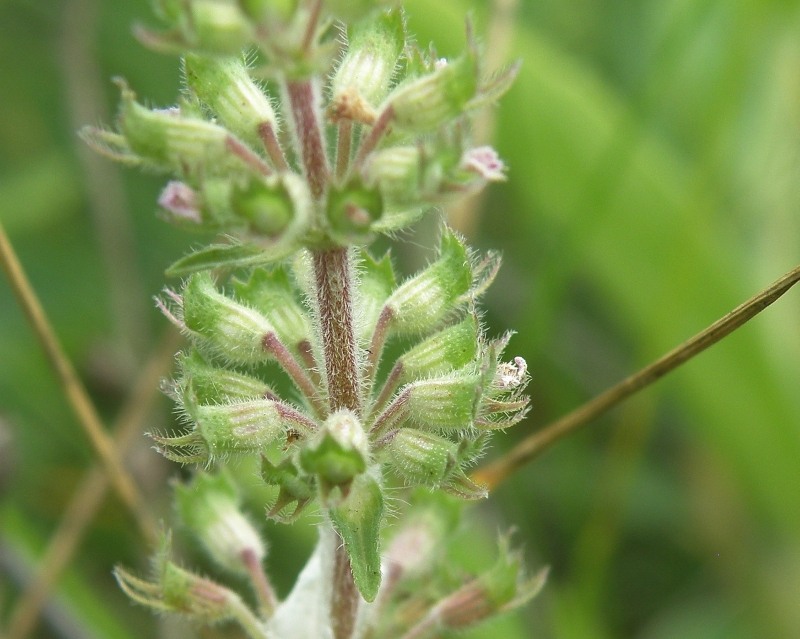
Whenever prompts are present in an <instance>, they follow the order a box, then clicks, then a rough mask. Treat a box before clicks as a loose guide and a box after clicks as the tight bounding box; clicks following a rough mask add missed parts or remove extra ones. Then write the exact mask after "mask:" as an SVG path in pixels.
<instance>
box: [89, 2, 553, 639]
mask: <svg viewBox="0 0 800 639" xmlns="http://www.w3.org/2000/svg"><path fill="white" fill-rule="evenodd" d="M375 4H376V3H372V2H360V3H340V2H325V3H323V2H321V1H317V0H315V1H313V2H298V3H280V2H275V1H272V0H260V1H259V0H250V1H247V2H233V1H232V0H160V2H158V3H157V8H158V11H159V14H160V17H161V18H162V19H163V20H164V22H165V23H166V24H167V27H166V29H165V30H163V31H160V32H156V31H151V30H147V29H140V30H139V35H140V37H141V39H142V40H143V41H144V42H145V43H146V44H148V45H150V46H152V47H154V48H156V49H159V50H163V51H165V52H169V53H177V54H179V55H180V56H181V60H182V65H183V75H184V85H185V86H184V92H183V94H182V96H181V98H180V100H179V103H178V105H177V106H174V107H171V108H168V109H151V108H148V107H146V106H144V105H143V104H141V103H140V102H139V101H138V100H137V97H136V95H135V93H134V92H133V90H132V89H131V88H130V87H129V86H128V85H127V84H126V83H125V82H124V81H123V80H117V84H118V85H119V87H120V90H121V93H122V98H121V105H120V110H119V116H118V119H117V122H116V126H115V127H114V128H113V129H102V128H94V127H89V128H86V129H84V131H83V137H84V139H85V140H86V141H87V142H88V143H89V144H90V145H91V146H92V147H94V148H95V149H97V150H98V151H100V152H101V153H104V154H106V155H108V156H110V157H111V158H113V159H115V160H118V161H121V162H123V163H126V164H129V165H133V166H138V167H142V168H144V169H147V170H152V171H157V172H161V173H164V174H167V175H170V176H171V178H172V179H171V181H170V182H169V183H168V184H167V185H166V186H165V188H164V190H163V193H162V195H161V197H160V198H159V205H160V207H161V209H162V211H163V214H164V216H165V218H166V219H167V220H169V221H170V222H172V223H175V224H178V225H180V226H182V227H186V228H189V229H196V230H202V231H210V232H212V233H214V234H216V237H217V238H218V239H216V240H215V241H214V242H213V243H210V244H208V245H206V246H203V247H201V248H200V249H198V250H196V251H195V252H193V253H191V254H190V255H187V256H184V257H182V258H181V259H179V260H178V261H176V262H175V263H174V264H173V265H172V266H171V267H170V268H169V269H168V273H169V274H171V275H175V276H182V277H184V278H185V279H184V281H183V284H182V285H181V286H180V287H178V288H177V289H175V290H172V289H169V290H166V291H165V293H164V295H163V296H162V298H160V299H159V300H158V302H157V303H158V306H159V308H160V309H161V310H162V312H163V313H164V314H165V315H166V316H167V318H168V319H169V320H170V321H171V322H172V323H174V324H175V325H176V326H177V327H178V328H179V329H180V330H181V332H183V333H184V334H185V335H186V336H187V337H188V339H189V343H190V346H189V347H188V348H187V349H186V350H185V351H183V352H182V353H181V354H180V355H179V371H178V374H177V376H176V378H175V379H174V380H173V381H172V382H171V383H169V384H168V387H167V391H168V393H169V394H170V396H171V397H172V398H173V399H174V401H175V403H176V405H177V407H178V408H179V410H180V414H181V416H182V418H183V420H184V422H185V429H184V430H183V431H182V432H179V433H153V434H152V438H153V440H154V442H155V444H156V448H157V449H158V450H159V451H160V452H161V453H162V454H163V455H164V456H166V457H167V458H169V459H171V460H174V461H177V462H179V463H182V464H190V465H192V466H193V467H195V469H196V470H195V473H194V476H193V479H192V480H191V481H189V482H188V483H186V484H185V485H181V486H179V487H178V488H177V490H176V501H177V503H178V513H179V516H180V519H181V520H182V522H183V524H184V525H185V526H186V527H187V528H188V529H189V530H190V531H191V532H192V533H193V534H194V535H195V537H196V538H197V539H198V541H199V542H200V544H201V545H202V546H203V547H204V548H205V549H206V550H207V552H208V554H209V556H210V558H211V559H212V561H213V562H214V563H215V564H216V565H217V566H218V567H219V568H220V569H221V571H223V572H226V571H227V572H231V573H240V574H242V575H245V576H246V577H249V579H250V581H251V584H252V586H253V591H254V593H255V598H254V600H255V601H257V606H256V607H255V608H254V607H253V606H252V605H250V604H248V603H247V601H248V598H247V596H241V595H239V594H237V593H236V592H234V591H233V590H232V589H230V588H228V587H227V586H224V585H222V584H221V583H218V582H216V581H212V580H209V579H207V578H205V577H201V576H199V575H197V574H195V573H193V572H191V571H188V570H186V569H184V568H181V567H179V566H178V565H177V564H176V563H174V560H173V559H172V556H171V554H170V535H169V534H168V533H165V534H164V538H163V543H162V548H161V550H160V551H159V553H158V557H157V559H156V561H155V562H154V571H153V575H152V576H151V577H150V578H149V579H142V578H139V577H137V576H134V575H133V574H131V573H130V572H129V571H128V570H126V569H122V568H118V569H117V571H116V575H117V579H118V581H119V583H120V585H121V587H122V588H123V590H125V592H126V593H127V594H128V595H129V596H130V597H131V598H132V599H134V600H135V601H137V602H139V603H142V604H144V605H147V606H149V607H151V608H154V609H156V610H160V611H167V612H174V613H179V614H183V615H186V616H188V617H190V618H191V619H193V620H195V621H197V622H201V623H217V622H222V621H235V622H237V623H238V624H239V625H240V626H241V627H242V629H243V630H244V631H245V632H246V633H247V634H248V635H249V636H251V637H254V638H255V637H274V638H276V639H278V638H298V639H299V638H304V637H307V638H309V639H312V638H317V637H329V636H330V637H335V638H336V639H350V638H354V637H375V638H378V637H400V636H403V637H407V638H408V639H411V638H421V637H428V636H434V635H435V634H437V633H440V632H442V631H444V630H448V629H460V628H464V627H467V626H470V625H472V624H474V623H477V622H479V621H481V620H483V619H485V618H487V617H490V616H492V615H494V614H497V613H500V612H503V611H505V610H508V609H511V608H513V607H515V606H518V605H520V604H522V603H523V602H525V601H527V600H528V599H530V598H531V597H532V596H534V595H535V594H536V592H538V590H539V589H540V588H541V586H542V584H543V581H544V573H539V574H538V575H536V576H535V577H533V578H527V577H524V576H523V570H522V567H521V561H520V557H519V555H518V553H517V552H515V551H512V550H510V549H509V548H508V542H507V540H503V541H502V543H501V549H500V557H499V559H498V562H497V565H496V566H495V567H494V568H492V569H491V570H489V571H488V572H486V573H484V574H480V575H474V576H472V577H468V578H463V579H461V580H460V582H459V583H457V584H456V585H453V584H452V581H451V580H450V578H449V577H448V576H447V575H446V572H445V571H441V570H439V568H440V566H439V565H438V564H439V562H438V561H437V560H436V555H437V553H436V549H437V545H438V544H439V543H440V542H441V540H442V539H443V537H444V536H445V535H446V533H447V531H448V526H449V524H448V520H449V515H448V512H449V511H450V509H451V505H449V504H448V503H447V501H446V499H445V498H442V497H437V496H436V495H437V494H438V493H444V494H449V495H451V496H454V497H455V498H457V499H460V500H474V499H481V498H484V497H486V495H487V492H486V489H485V487H484V486H482V485H481V484H480V483H476V482H475V481H473V479H471V478H470V476H469V474H468V468H469V466H470V465H471V464H472V463H473V462H474V461H475V460H476V459H477V458H478V457H479V456H480V455H481V453H482V452H483V450H484V447H485V446H486V443H487V441H488V439H489V436H490V435H491V433H492V432H493V431H495V430H502V429H505V428H508V427H510V426H513V425H514V424H516V423H517V422H519V421H520V420H521V419H522V417H523V416H524V415H525V414H526V411H527V410H528V398H527V397H526V396H525V395H524V390H525V387H526V385H527V383H528V374H527V370H526V364H525V361H524V360H523V359H522V358H521V357H514V358H512V359H511V360H510V361H505V360H504V359H503V353H504V350H505V348H506V346H507V344H508V342H509V339H510V337H511V335H510V334H506V335H504V336H502V337H500V338H490V337H488V336H486V335H485V334H484V331H483V328H482V325H481V321H480V313H479V310H478V303H479V300H480V296H481V295H482V294H483V293H484V291H485V290H486V289H487V287H488V286H489V285H490V284H491V282H492V280H493V279H494V277H495V274H496V273H497V270H498V268H499V266H500V260H499V257H498V256H497V255H496V254H494V253H489V254H487V255H483V256H482V255H478V254H476V253H475V252H473V251H471V250H470V249H469V248H468V247H467V246H466V245H465V243H464V241H463V239H462V238H461V237H459V235H458V234H457V233H455V232H454V231H453V230H451V229H450V228H448V227H447V226H446V225H444V224H443V225H442V226H441V230H440V237H439V244H438V251H437V254H436V256H435V258H434V259H433V260H432V261H431V262H430V264H429V265H428V266H427V267H425V268H423V269H422V270H421V271H419V272H418V273H416V274H415V275H412V276H411V277H408V278H398V276H397V275H396V273H395V271H394V268H393V265H392V263H391V259H390V257H389V256H388V255H384V256H380V257H379V256H376V255H373V254H372V253H371V252H370V249H369V246H370V245H371V243H372V242H373V241H374V240H375V239H376V238H377V237H379V236H381V235H389V236H394V235H396V234H397V233H398V232H400V231H403V230H404V229H407V228H408V227H409V226H410V225H412V224H413V223H414V222H416V221H417V220H418V219H419V218H420V217H421V216H423V215H425V214H427V213H428V212H429V211H431V210H432V209H433V208H434V207H435V206H436V205H438V204H441V203H442V202H445V201H447V200H449V199H452V198H453V197H455V196H457V195H458V194H462V193H466V192H470V191H474V190H476V189H479V188H481V187H482V186H483V185H484V184H485V183H487V182H490V181H496V180H501V179H504V166H503V163H502V161H501V160H500V159H499V157H498V155H497V154H496V153H495V151H494V150H493V149H491V148H489V147H485V146H481V147H473V146H472V145H471V144H470V137H469V116H470V114H471V113H472V112H474V111H475V110H476V109H479V108H482V107H485V106H487V105H489V104H491V103H492V102H494V101H495V100H496V99H497V98H499V97H500V96H501V95H502V94H503V93H504V92H505V91H506V90H507V89H508V87H509V86H510V84H511V82H512V81H513V78H514V76H515V74H516V66H511V67H508V68H507V69H505V70H502V71H500V72H497V73H487V71H486V69H484V68H483V65H482V64H481V60H482V54H481V47H480V45H479V43H478V42H477V41H476V39H475V38H474V36H473V35H472V33H471V30H470V29H469V28H468V30H467V44H466V50H465V51H464V53H462V54H461V55H460V56H458V57H457V58H455V59H452V60H445V59H439V58H438V57H437V56H436V55H435V53H434V52H433V51H432V50H423V49H421V48H420V47H418V46H417V45H416V44H414V42H413V40H412V39H411V38H410V37H409V34H408V33H407V28H406V22H405V16H404V13H403V10H402V8H400V7H397V6H373V5H375ZM390 342H392V343H394V345H397V347H398V348H397V349H394V350H398V349H399V350H400V352H401V354H400V355H399V356H397V357H395V358H394V359H391V358H389V357H388V356H387V355H386V353H387V352H389V351H388V350H387V349H385V346H386V345H387V344H388V343H390ZM242 458H256V459H258V460H260V461H259V463H260V478H259V480H260V481H261V482H263V483H264V484H266V485H268V486H272V487H274V495H275V497H274V500H273V502H272V503H270V504H268V505H267V507H266V511H267V516H268V517H269V518H271V519H274V520H276V521H280V522H292V521H294V520H295V519H296V518H297V517H298V516H299V515H300V514H301V513H302V512H304V511H306V510H307V509H316V510H317V512H318V513H319V520H320V524H319V531H320V532H319V543H318V546H317V549H316V551H315V552H314V553H313V555H312V556H311V558H310V559H309V561H308V563H307V565H306V567H305V568H304V569H303V571H302V572H301V574H300V576H299V577H298V579H297V582H296V584H295V586H294V589H293V590H292V592H291V593H290V594H289V596H288V597H287V598H286V599H285V600H283V601H279V599H278V597H277V596H276V594H275V591H274V589H273V587H272V585H271V583H270V581H269V578H268V576H267V575H266V573H265V572H264V570H263V564H264V562H265V559H266V558H267V547H266V544H265V543H264V541H263V540H262V539H261V537H260V535H259V533H258V532H257V530H256V528H255V526H254V525H253V524H252V522H251V521H250V520H249V519H248V517H247V516H246V515H245V514H244V513H243V512H242V507H241V498H240V495H239V488H238V487H237V484H236V482H235V481H234V479H233V477H232V475H231V473H230V472H229V470H228V465H229V464H230V463H231V462H233V461H234V460H237V459H242ZM400 486H401V487H404V489H405V490H407V491H408V494H409V497H408V501H409V504H410V505H409V507H408V508H407V509H406V512H404V515H403V517H402V519H401V520H400V521H391V520H390V519H389V517H388V515H387V510H388V506H387V504H388V502H389V498H388V493H389V491H392V490H395V489H396V488H397V487H400ZM420 583H426V585H425V587H424V588H411V587H410V586H411V585H413V584H416V585H419V584H420Z"/></svg>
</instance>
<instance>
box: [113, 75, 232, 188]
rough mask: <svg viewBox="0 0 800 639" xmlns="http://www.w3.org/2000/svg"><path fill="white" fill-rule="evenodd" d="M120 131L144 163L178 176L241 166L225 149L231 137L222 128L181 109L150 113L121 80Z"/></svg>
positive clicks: (215, 171)
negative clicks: (185, 113)
mask: <svg viewBox="0 0 800 639" xmlns="http://www.w3.org/2000/svg"><path fill="white" fill-rule="evenodd" d="M118 84H119V85H120V87H121V89H122V104H121V106H120V112H119V128H120V132H121V133H122V134H123V135H124V136H125V140H126V142H127V144H128V146H129V148H130V150H131V152H132V153H134V154H136V155H138V156H139V157H140V158H141V160H142V162H143V163H144V164H147V165H150V166H152V167H153V168H157V169H161V170H167V171H172V172H175V173H177V174H180V175H188V176H194V175H201V174H203V175H207V174H212V175H214V174H221V173H224V172H226V171H229V170H236V169H239V170H241V169H242V167H244V166H245V165H244V163H243V162H242V160H241V159H239V158H238V157H236V156H235V155H234V154H232V153H231V152H230V150H229V148H228V139H229V138H230V137H231V134H230V133H229V132H228V131H227V130H226V129H224V128H222V127H221V126H219V125H217V124H213V123H212V122H207V121H206V120H202V119H200V118H197V117H187V116H185V115H182V114H181V111H180V109H177V108H174V109H161V110H150V109H147V108H145V107H144V106H142V105H141V104H139V103H138V102H136V96H135V95H134V93H133V91H131V90H130V89H129V88H128V87H127V85H126V84H125V83H124V82H123V81H121V80H120V81H118Z"/></svg>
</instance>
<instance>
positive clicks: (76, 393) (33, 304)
mask: <svg viewBox="0 0 800 639" xmlns="http://www.w3.org/2000/svg"><path fill="white" fill-rule="evenodd" d="M0 261H2V264H3V270H5V272H6V275H7V276H8V279H9V282H10V283H11V288H12V290H13V291H14V295H15V296H16V297H17V300H18V301H19V304H20V306H21V307H22V309H23V311H24V312H25V315H26V316H27V317H28V320H29V322H30V324H31V327H32V328H33V330H34V332H35V334H36V337H37V338H38V340H39V343H40V344H41V346H42V349H43V350H44V352H45V354H46V356H47V359H48V361H49V363H50V365H51V367H52V368H53V371H54V372H55V373H56V376H57V377H58V379H59V382H60V383H61V386H62V389H63V392H64V395H65V396H66V398H67V401H68V402H69V405H70V407H71V408H72V411H73V412H74V414H75V416H76V417H77V419H78V423H79V424H80V425H81V427H82V428H83V430H84V432H85V433H86V436H87V437H88V438H89V441H90V442H91V445H92V448H94V450H95V452H96V453H97V456H98V457H99V458H100V461H101V463H102V464H103V467H104V469H105V471H106V473H107V475H108V476H109V478H110V479H111V483H112V485H113V486H114V490H115V492H116V493H117V494H118V495H119V497H120V499H121V500H122V502H123V503H124V504H125V505H126V506H127V508H128V509H129V510H130V511H131V514H133V516H134V519H135V520H136V523H137V525H138V526H139V529H140V530H141V533H142V535H143V536H144V537H145V538H146V539H147V540H149V541H155V538H156V532H157V526H156V522H155V520H154V519H153V515H152V514H151V513H150V511H149V510H148V509H147V507H146V505H145V501H144V499H143V498H142V495H141V493H140V492H139V489H138V488H137V486H136V483H135V482H134V480H133V478H132V476H131V474H130V473H129V472H128V470H127V469H126V468H125V467H124V466H123V464H122V462H121V461H120V458H119V455H118V453H117V451H116V450H115V448H114V442H113V441H112V440H111V438H110V437H109V435H108V434H107V432H106V430H105V428H104V427H103V424H102V422H101V421H100V417H99V416H98V414H97V410H96V409H95V407H94V404H92V401H91V399H89V394H88V393H87V392H86V389H85V388H84V386H83V384H82V383H81V381H80V379H79V378H78V375H77V374H76V373H75V369H74V368H73V367H72V364H71V363H70V361H69V359H68V358H67V356H66V354H65V353H64V351H63V349H62V348H61V344H59V342H58V338H57V337H56V335H55V332H54V331H53V328H52V326H51V325H50V322H49V321H48V319H47V316H46V315H45V313H44V309H43V308H42V305H41V303H40V302H39V300H38V298H37V297H36V293H34V291H33V289H32V288H31V285H30V282H29V281H28V279H27V277H26V276H25V272H24V271H23V269H22V266H21V264H20V263H19V260H18V258H17V256H16V254H15V253H14V249H13V248H12V246H11V243H10V242H9V240H8V236H7V235H6V233H5V229H4V228H3V226H2V224H0Z"/></svg>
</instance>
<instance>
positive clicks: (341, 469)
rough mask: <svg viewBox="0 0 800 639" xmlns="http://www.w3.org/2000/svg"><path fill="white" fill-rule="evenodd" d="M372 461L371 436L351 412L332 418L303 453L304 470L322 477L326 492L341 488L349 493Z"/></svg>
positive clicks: (338, 412) (342, 411)
mask: <svg viewBox="0 0 800 639" xmlns="http://www.w3.org/2000/svg"><path fill="white" fill-rule="evenodd" d="M368 458H369V441H368V440H367V434H366V432H364V427H363V426H362V425H361V422H360V421H359V419H358V417H356V416H355V415H354V414H353V413H352V412H351V411H349V410H347V409H342V410H339V411H337V412H335V413H333V415H331V416H330V417H328V419H327V420H325V423H324V424H323V426H322V428H320V430H319V432H318V433H317V435H316V436H315V437H314V439H313V440H312V441H310V442H309V444H308V445H307V446H306V447H304V448H303V449H302V450H301V451H300V463H301V465H302V466H303V469H304V470H306V471H307V472H309V473H315V474H316V475H318V476H319V479H320V483H321V488H322V489H323V490H324V491H327V490H329V489H330V488H332V487H334V486H339V487H340V488H341V489H342V491H343V492H345V493H346V492H347V491H348V490H349V487H350V484H351V482H352V481H353V479H354V478H355V477H356V476H358V475H360V474H361V473H363V472H364V471H365V470H366V468H367V461H368Z"/></svg>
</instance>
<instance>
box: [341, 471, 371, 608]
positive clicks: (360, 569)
mask: <svg viewBox="0 0 800 639" xmlns="http://www.w3.org/2000/svg"><path fill="white" fill-rule="evenodd" d="M330 517H331V521H333V525H334V527H335V528H336V530H337V531H338V533H339V534H340V535H341V536H342V540H343V541H344V546H345V549H346V550H347V554H348V556H349V557H350V567H351V569H352V571H353V580H354V581H355V583H356V587H357V588H358V591H359V592H360V593H361V596H362V597H364V599H365V600H367V601H373V600H374V599H375V596H376V595H377V594H378V588H379V587H380V585H381V553H380V525H381V520H382V519H383V493H382V492H381V487H380V486H379V485H378V482H376V481H375V480H374V479H372V478H371V477H369V476H368V475H359V476H358V477H356V479H355V480H354V481H353V484H352V487H351V489H350V493H349V494H348V496H347V498H346V499H345V500H343V501H342V502H341V503H340V504H338V505H337V506H335V507H333V508H331V509H330Z"/></svg>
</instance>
